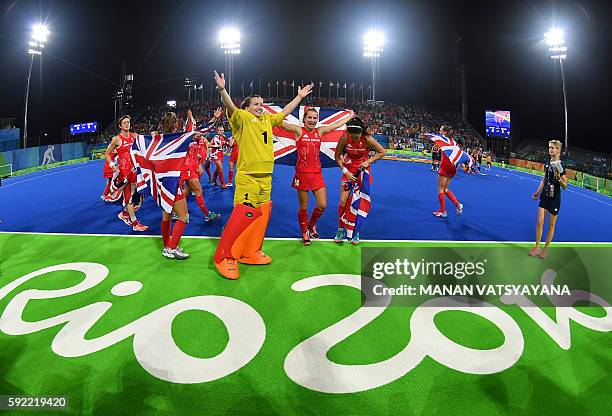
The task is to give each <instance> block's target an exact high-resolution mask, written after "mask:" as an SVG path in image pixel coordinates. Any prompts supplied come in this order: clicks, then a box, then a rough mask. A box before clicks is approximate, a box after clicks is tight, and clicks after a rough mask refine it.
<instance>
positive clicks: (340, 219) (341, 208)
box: [338, 204, 344, 228]
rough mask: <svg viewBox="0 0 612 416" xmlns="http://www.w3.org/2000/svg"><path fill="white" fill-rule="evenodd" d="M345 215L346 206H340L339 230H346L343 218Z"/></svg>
mask: <svg viewBox="0 0 612 416" xmlns="http://www.w3.org/2000/svg"><path fill="white" fill-rule="evenodd" d="M343 215H344V205H342V204H340V205H338V228H344V221H343V220H342V216H343Z"/></svg>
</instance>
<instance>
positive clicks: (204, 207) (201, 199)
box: [196, 194, 209, 215]
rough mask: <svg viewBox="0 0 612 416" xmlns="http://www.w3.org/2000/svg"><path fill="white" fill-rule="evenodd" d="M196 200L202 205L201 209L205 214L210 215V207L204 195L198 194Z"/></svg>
mask: <svg viewBox="0 0 612 416" xmlns="http://www.w3.org/2000/svg"><path fill="white" fill-rule="evenodd" d="M196 202H197V203H198V206H199V207H200V210H202V212H203V213H204V215H208V213H209V211H208V207H206V203H204V195H202V194H200V195H199V196H196Z"/></svg>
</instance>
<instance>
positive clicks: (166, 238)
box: [161, 220, 172, 247]
mask: <svg viewBox="0 0 612 416" xmlns="http://www.w3.org/2000/svg"><path fill="white" fill-rule="evenodd" d="M171 225H172V222H171V221H164V220H162V222H161V234H162V241H163V242H164V247H168V244H169V243H170V227H171Z"/></svg>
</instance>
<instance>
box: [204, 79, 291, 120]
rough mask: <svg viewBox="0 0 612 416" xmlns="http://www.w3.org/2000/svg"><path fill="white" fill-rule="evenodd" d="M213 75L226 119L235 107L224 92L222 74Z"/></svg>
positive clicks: (230, 98)
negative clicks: (224, 109)
mask: <svg viewBox="0 0 612 416" xmlns="http://www.w3.org/2000/svg"><path fill="white" fill-rule="evenodd" d="M214 73H215V84H217V88H218V89H219V93H220V94H221V101H223V105H224V106H225V108H226V109H227V115H228V117H231V116H232V114H234V111H236V106H235V105H234V102H233V101H232V97H230V96H229V94H228V93H227V91H226V90H225V75H224V74H223V72H222V73H221V75H219V74H218V73H217V71H214ZM292 111H293V110H292Z"/></svg>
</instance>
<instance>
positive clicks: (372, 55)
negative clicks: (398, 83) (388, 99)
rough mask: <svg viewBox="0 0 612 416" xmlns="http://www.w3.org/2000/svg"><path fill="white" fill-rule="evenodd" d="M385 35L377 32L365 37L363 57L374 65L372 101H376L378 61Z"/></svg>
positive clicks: (373, 31)
mask: <svg viewBox="0 0 612 416" xmlns="http://www.w3.org/2000/svg"><path fill="white" fill-rule="evenodd" d="M384 44H385V35H384V33H382V32H378V31H375V30H372V31H369V32H368V33H366V34H365V35H363V56H364V57H365V58H369V59H370V63H371V65H372V100H373V101H376V80H377V78H378V70H379V66H378V64H379V63H378V61H379V58H380V55H382V52H383V46H384Z"/></svg>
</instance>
